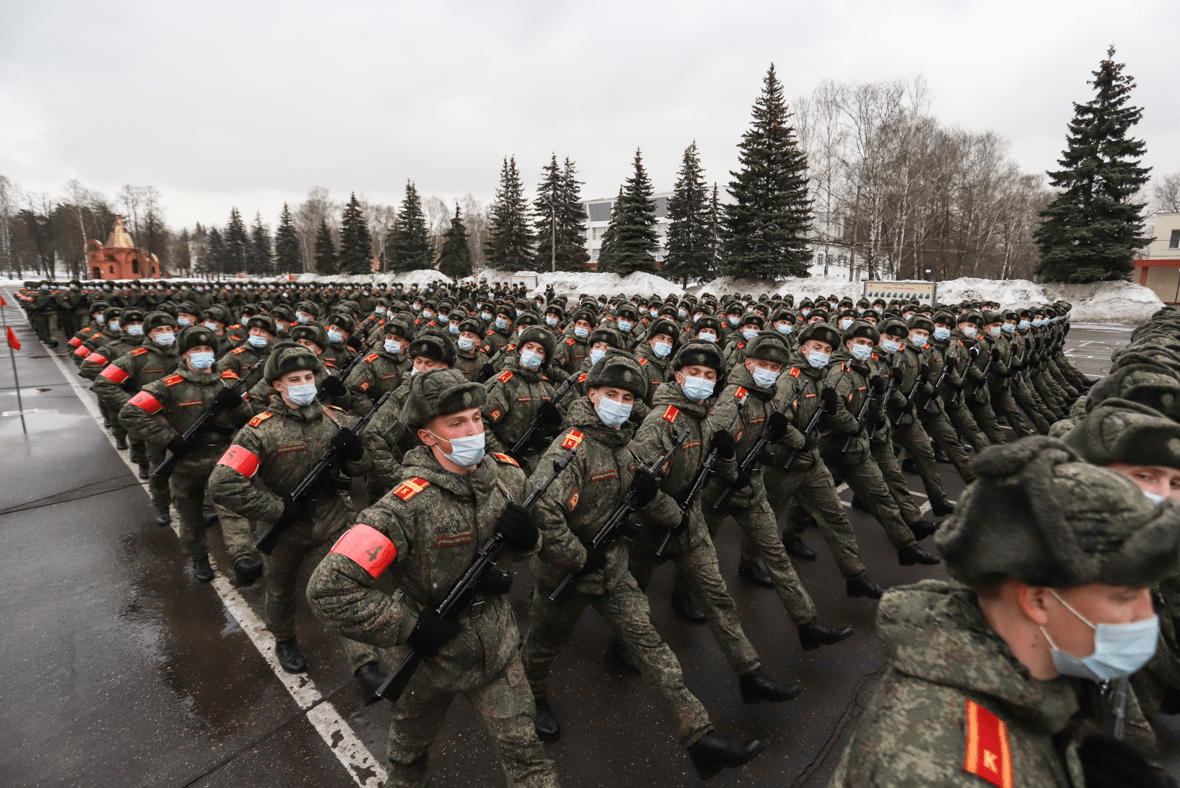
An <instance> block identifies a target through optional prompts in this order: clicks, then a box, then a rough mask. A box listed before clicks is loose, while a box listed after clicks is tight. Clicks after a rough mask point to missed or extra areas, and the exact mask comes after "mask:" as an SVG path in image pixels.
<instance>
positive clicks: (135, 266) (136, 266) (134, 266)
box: [131, 260, 139, 276]
mask: <svg viewBox="0 0 1180 788" xmlns="http://www.w3.org/2000/svg"><path fill="white" fill-rule="evenodd" d="M131 273H133V274H135V275H136V276H138V275H139V261H138V260H132V261H131Z"/></svg>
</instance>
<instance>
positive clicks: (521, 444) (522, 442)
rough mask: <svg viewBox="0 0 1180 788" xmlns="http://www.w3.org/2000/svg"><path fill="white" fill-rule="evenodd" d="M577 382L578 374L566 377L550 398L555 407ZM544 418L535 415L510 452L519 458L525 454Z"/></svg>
mask: <svg viewBox="0 0 1180 788" xmlns="http://www.w3.org/2000/svg"><path fill="white" fill-rule="evenodd" d="M577 382H578V376H577V375H570V376H569V377H568V378H566V379H565V383H562V384H561V388H559V389H558V390H557V391H556V392H555V393H554V394H553V399H552V400H550V403H551V404H552V405H553V407H557V403H559V402H561V400H562V398H563V397H565V395H566V394H568V393H569V390H570V389H571V388H573V387H574V384H575V383H577ZM544 420H545V419H544V418H543V417H542V416H541V414H540V413H538V414H537V415H536V416H534V417H533V421H532V423H531V424H529V426H528V429H526V430H525V431H524V432H523V433H521V436H520V438H518V439H517V441H516V443H514V444H512V448H511V449H509V450H508V453H509V454H511V455H512V456H513V457H515V458H516V459H517V460H519V459H520V458H521V457H522V456H523V455H524V452H525V450H526V449H528V447H529V444H530V443H532V441H533V436H534V435H536V434H537V432H538V431H540V429H541V426H542V423H543V422H544Z"/></svg>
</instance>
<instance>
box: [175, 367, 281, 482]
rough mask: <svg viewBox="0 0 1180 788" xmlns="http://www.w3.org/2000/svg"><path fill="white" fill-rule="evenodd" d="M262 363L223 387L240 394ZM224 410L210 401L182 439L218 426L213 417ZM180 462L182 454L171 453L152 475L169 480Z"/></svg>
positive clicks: (184, 439) (190, 437) (248, 369)
mask: <svg viewBox="0 0 1180 788" xmlns="http://www.w3.org/2000/svg"><path fill="white" fill-rule="evenodd" d="M262 363H263V360H262V359H259V360H258V361H256V362H254V363H253V364H252V365H250V366H249V367H246V370H245V373H244V374H243V375H242V376H241V377H239V378H238V379H237V380H235V381H234V384H233V385H232V386H227V387H223V388H226V389H227V390H229V391H232V392H233V393H235V394H238V393H239V392H240V391H241V390H242V388H243V387H244V386H245V385H246V378H248V377H249V376H250V373H251V372H253V371H254V368H255V367H257V366H258V365H259V364H262ZM222 410H223V408H222V406H221V405H220V404H218V403H217V401H216V400H215V401H213V402H211V403H209V407H207V408H205V410H204V412H203V413H201V415H200V416H197V420H196V421H194V422H193V423H192V425H191V426H189V428H188V429H187V430H185V431H184V433H183V434H182V435H181V436H180V439H181V440H182V441H183V442H185V443H187V442H189V441H191V440H192V439H193V438H195V437H197V436H198V435H200V434H201V433H202V432H204V431H205V430H207V429H209V428H210V427H214V428H216V427H215V426H214V423H213V419H215V418H217V416H218V415H219V414H220V413H221V411H222ZM178 462H180V455H179V454H169V455H168V456H167V457H165V458H164V461H163V462H161V463H160V464H159V465H157V466H156V469H155V470H154V471H152V476H154V477H156V478H157V479H160V480H161V481H167V480H168V478H169V477H170V476H172V472H173V471H174V470H176V464H177V463H178Z"/></svg>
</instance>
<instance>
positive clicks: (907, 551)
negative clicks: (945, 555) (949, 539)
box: [897, 544, 941, 566]
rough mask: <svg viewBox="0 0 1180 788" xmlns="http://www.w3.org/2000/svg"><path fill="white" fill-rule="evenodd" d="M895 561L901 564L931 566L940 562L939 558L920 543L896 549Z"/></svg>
mask: <svg viewBox="0 0 1180 788" xmlns="http://www.w3.org/2000/svg"><path fill="white" fill-rule="evenodd" d="M897 562H898V563H899V564H901V565H902V566H913V565H914V564H922V565H924V566H933V565H934V564H937V563H940V562H941V559H940V558H939V557H938V556H936V555H935V554H934V553H932V552H930V551H929V550H927V549H926V548H924V547H922V545H920V544H912V545H910V546H909V547H902V548H900V549H899V550H898V551H897Z"/></svg>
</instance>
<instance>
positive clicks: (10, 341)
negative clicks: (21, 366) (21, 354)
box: [8, 328, 20, 350]
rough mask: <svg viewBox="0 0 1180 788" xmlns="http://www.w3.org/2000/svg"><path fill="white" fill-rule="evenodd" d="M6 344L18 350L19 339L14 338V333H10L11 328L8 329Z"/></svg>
mask: <svg viewBox="0 0 1180 788" xmlns="http://www.w3.org/2000/svg"><path fill="white" fill-rule="evenodd" d="M8 346H9V347H10V348H12V349H13V350H20V340H19V339H17V338H16V334H14V333H12V329H11V328H9V329H8Z"/></svg>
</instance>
